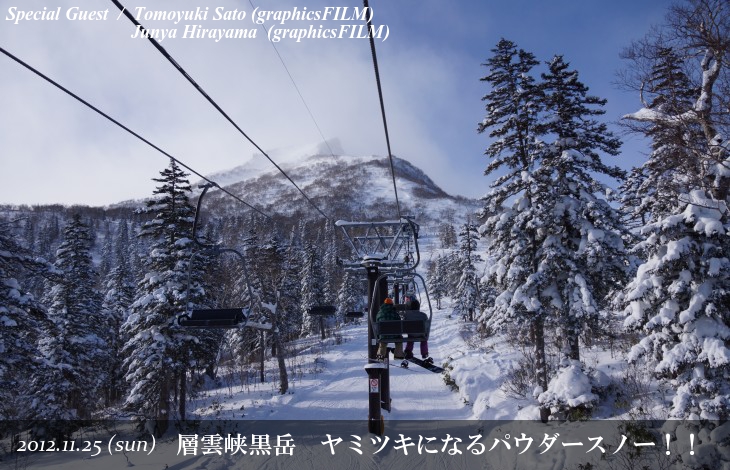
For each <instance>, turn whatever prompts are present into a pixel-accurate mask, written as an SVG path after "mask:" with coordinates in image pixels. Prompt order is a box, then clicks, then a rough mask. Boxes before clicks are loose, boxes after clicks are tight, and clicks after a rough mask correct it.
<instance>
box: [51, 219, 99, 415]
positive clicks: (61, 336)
mask: <svg viewBox="0 0 730 470" xmlns="http://www.w3.org/2000/svg"><path fill="white" fill-rule="evenodd" d="M91 244H92V239H91V234H90V233H89V229H88V227H87V226H86V225H84V223H83V222H82V221H81V216H80V215H78V214H76V215H74V216H73V218H72V219H71V221H70V222H69V224H68V225H67V226H66V228H65V230H64V240H63V242H62V243H61V245H60V246H59V248H58V251H57V252H56V262H55V267H56V269H57V270H58V271H60V272H61V273H63V274H62V275H61V276H58V277H57V278H56V279H55V280H54V281H53V283H52V288H51V292H50V294H49V299H50V305H49V306H48V316H49V318H50V319H51V321H52V323H53V326H52V328H51V329H50V331H47V332H46V334H45V335H44V337H43V338H42V339H41V340H40V341H39V349H40V350H41V353H42V355H43V359H44V362H45V364H46V374H47V375H46V377H44V378H43V379H40V380H39V383H38V385H39V390H38V392H37V394H38V397H39V398H38V402H39V411H41V413H40V414H42V415H43V416H44V417H46V418H55V419H69V418H71V419H87V418H89V417H91V413H92V412H93V411H95V410H96V409H97V408H98V407H99V406H100V405H101V404H102V400H100V396H102V395H103V394H102V393H101V390H102V388H103V386H104V385H105V384H106V382H107V378H108V370H107V369H105V368H104V365H106V364H108V363H109V360H110V358H109V349H108V347H109V345H108V344H107V343H106V340H105V338H106V337H107V335H106V331H107V329H108V328H109V327H110V326H111V324H112V319H111V318H110V317H107V316H105V315H104V314H103V313H102V311H101V295H100V294H99V292H98V291H97V290H96V288H95V286H96V284H97V279H96V277H97V275H96V272H95V271H94V266H93V262H92V258H91V253H90V248H91Z"/></svg>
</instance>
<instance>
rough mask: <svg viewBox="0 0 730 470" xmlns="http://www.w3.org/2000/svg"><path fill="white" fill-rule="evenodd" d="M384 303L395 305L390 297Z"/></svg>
mask: <svg viewBox="0 0 730 470" xmlns="http://www.w3.org/2000/svg"><path fill="white" fill-rule="evenodd" d="M383 303H384V304H389V305H393V299H391V298H390V297H386V298H385V300H384V301H383Z"/></svg>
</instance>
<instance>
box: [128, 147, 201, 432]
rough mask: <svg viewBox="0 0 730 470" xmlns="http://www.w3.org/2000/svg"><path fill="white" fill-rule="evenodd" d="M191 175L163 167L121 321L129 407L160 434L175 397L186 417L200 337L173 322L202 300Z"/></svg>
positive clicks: (152, 200)
mask: <svg viewBox="0 0 730 470" xmlns="http://www.w3.org/2000/svg"><path fill="white" fill-rule="evenodd" d="M186 177H187V175H186V174H185V173H184V172H183V171H182V170H181V169H180V168H179V167H178V165H177V164H176V163H175V162H174V161H172V160H171V161H170V166H169V167H168V168H166V169H164V170H163V171H161V172H160V177H159V178H154V179H153V180H154V181H156V182H158V183H159V186H158V187H157V188H156V189H155V191H154V197H153V198H152V199H150V200H149V201H148V202H147V207H146V211H147V212H148V213H150V214H152V215H153V217H154V218H153V219H152V220H150V221H149V222H147V223H145V224H144V226H143V227H142V230H141V232H140V234H139V236H140V237H143V238H148V239H149V240H150V242H151V245H150V252H149V256H148V257H147V258H146V265H145V269H146V274H145V275H144V277H143V278H142V279H141V280H140V281H139V283H138V284H137V290H136V294H135V300H134V302H133V303H132V306H131V308H130V314H129V317H128V318H127V319H126V321H125V322H124V324H123V326H122V333H123V334H124V337H125V338H126V342H125V344H124V347H123V350H122V353H123V356H124V371H125V379H126V381H127V383H128V385H129V393H128V396H127V398H126V401H125V407H126V408H127V409H128V410H130V411H132V412H133V413H135V414H136V415H137V416H138V417H140V418H142V419H146V420H154V421H155V425H154V426H155V432H157V433H158V434H162V433H164V432H165V430H166V429H167V426H168V421H169V420H170V419H172V414H173V413H174V411H175V410H174V409H173V405H174V401H175V399H177V404H178V407H179V408H178V411H179V413H180V417H181V418H182V419H184V418H185V416H184V410H185V397H186V388H187V387H186V377H187V370H188V365H189V361H190V350H191V348H192V345H193V343H195V342H196V338H195V337H194V336H193V335H192V334H191V333H190V332H187V331H184V330H182V329H180V328H176V327H175V326H174V325H173V320H174V318H175V317H176V316H177V315H179V314H181V313H183V312H185V311H186V310H187V308H188V306H197V305H201V304H202V303H203V301H204V296H205V291H204V288H203V285H202V280H201V273H200V272H199V271H198V270H196V269H194V270H193V271H192V276H191V281H190V283H189V285H188V264H189V262H190V257H191V254H192V250H193V244H194V243H193V241H192V240H191V239H190V236H191V233H192V224H193V220H194V210H195V209H194V208H193V207H192V205H191V204H190V202H189V200H188V197H189V195H190V192H191V189H190V184H189V183H188V180H187V178H186Z"/></svg>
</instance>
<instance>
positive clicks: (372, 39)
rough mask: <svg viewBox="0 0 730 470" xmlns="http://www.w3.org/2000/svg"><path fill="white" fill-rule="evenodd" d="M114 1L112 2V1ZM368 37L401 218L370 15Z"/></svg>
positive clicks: (368, 7) (366, 0)
mask: <svg viewBox="0 0 730 470" xmlns="http://www.w3.org/2000/svg"><path fill="white" fill-rule="evenodd" d="M113 1H114V0H113ZM363 4H364V5H365V11H366V12H369V11H370V6H369V5H368V0H363ZM367 26H368V37H369V38H370V52H371V53H372V56H373V69H374V70H375V83H376V84H377V86H378V98H379V99H380V114H381V115H382V116H383V129H384V130H385V144H386V146H387V148H388V160H389V161H390V175H391V177H392V178H393V191H394V192H395V205H396V207H397V209H398V218H399V219H400V218H401V217H402V215H401V211H400V201H399V200H398V188H397V187H396V184H395V167H394V165H393V153H392V152H391V150H390V136H389V134H388V121H387V120H386V118H385V103H384V101H383V87H382V86H381V84H380V72H379V70H378V56H377V55H376V53H375V38H374V37H373V34H372V33H371V31H372V15H369V16H368V20H367Z"/></svg>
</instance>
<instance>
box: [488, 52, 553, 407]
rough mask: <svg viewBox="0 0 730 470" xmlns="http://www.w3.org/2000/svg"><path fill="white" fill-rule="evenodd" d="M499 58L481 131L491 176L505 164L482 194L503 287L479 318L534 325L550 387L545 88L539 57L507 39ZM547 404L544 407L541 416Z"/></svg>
mask: <svg viewBox="0 0 730 470" xmlns="http://www.w3.org/2000/svg"><path fill="white" fill-rule="evenodd" d="M492 53H493V56H492V57H491V58H490V59H489V60H488V61H487V62H486V63H485V64H484V65H485V66H487V67H488V68H489V75H487V76H486V77H484V78H482V81H485V82H487V83H488V84H489V85H490V87H491V90H490V92H489V93H488V94H487V95H485V96H484V98H482V100H483V101H485V102H486V110H487V115H486V117H485V118H484V120H483V121H482V122H481V123H480V124H479V126H478V130H479V132H485V131H489V137H490V138H491V139H492V143H491V144H490V145H489V147H488V148H487V150H486V152H485V153H486V155H487V156H488V157H489V158H490V159H491V161H490V162H489V164H488V166H487V169H486V170H485V174H487V175H490V174H493V173H495V172H497V171H498V170H504V171H505V172H504V174H502V175H501V176H499V177H498V178H497V179H496V180H495V181H494V182H493V183H492V184H491V188H492V189H491V190H490V192H489V193H488V194H487V195H486V196H485V197H484V198H483V200H484V204H485V207H484V210H483V212H482V214H481V216H482V217H483V218H484V219H485V223H484V224H483V225H482V226H481V228H480V233H481V234H482V236H483V237H485V238H487V239H489V242H490V244H489V248H488V251H487V253H488V257H489V258H490V259H493V260H494V264H493V265H492V266H491V267H490V268H489V271H488V273H487V276H488V277H489V279H490V282H491V283H492V284H493V285H494V286H495V287H496V288H498V289H499V290H500V291H501V294H500V295H499V296H498V297H497V298H496V299H495V303H494V307H493V308H492V309H491V311H487V312H482V314H481V316H480V318H479V320H480V321H481V322H484V323H485V326H486V327H488V328H494V329H499V328H501V327H503V326H504V325H505V324H514V325H517V326H522V327H528V328H529V329H530V332H531V336H532V338H533V341H534V352H535V361H536V367H535V368H536V371H537V376H536V385H537V386H539V387H541V388H542V389H543V390H545V389H546V388H547V385H548V375H547V364H546V356H545V321H546V317H549V316H550V314H551V311H550V310H549V309H548V308H546V306H545V305H543V304H542V303H541V302H540V301H539V298H540V292H539V289H538V282H537V281H538V257H537V253H538V249H539V241H538V236H539V234H538V227H536V226H535V224H534V223H533V221H534V220H537V219H538V218H539V216H540V213H539V211H540V210H541V209H540V208H538V207H537V206H536V205H535V203H534V197H535V195H536V193H537V192H538V191H539V190H540V189H541V188H539V187H538V185H537V181H536V180H535V178H534V172H535V170H536V167H537V165H538V163H539V158H540V156H541V152H542V150H543V145H542V142H541V140H540V138H541V137H542V136H541V135H540V133H539V128H538V125H539V122H538V118H539V115H538V113H539V111H540V110H541V103H542V100H541V98H542V92H541V90H540V87H539V86H537V84H536V83H535V80H534V78H533V77H532V75H531V71H532V69H533V67H535V66H536V65H537V64H538V62H537V60H536V59H535V57H534V55H532V54H531V53H529V52H526V51H524V50H522V49H518V48H517V46H516V45H515V44H514V43H512V42H511V41H508V40H506V39H502V40H500V41H499V43H498V44H497V46H496V47H495V48H494V49H492ZM547 416H548V410H547V409H541V419H547Z"/></svg>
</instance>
